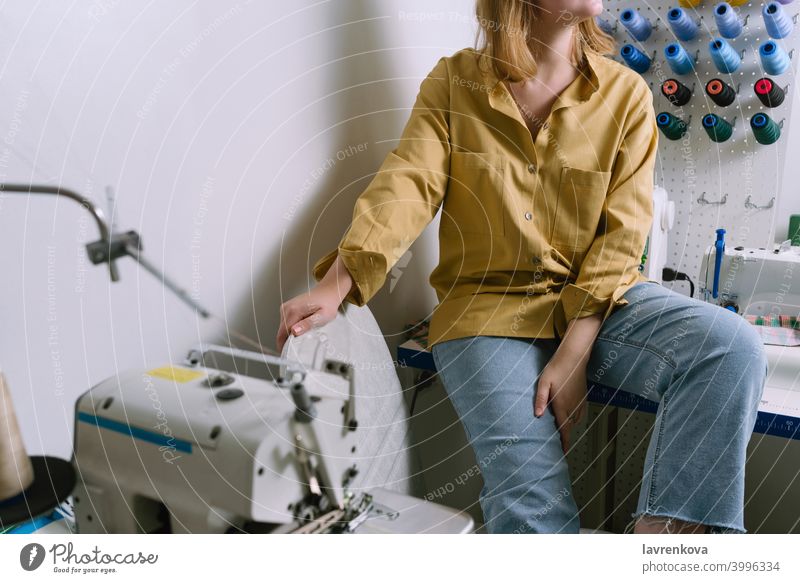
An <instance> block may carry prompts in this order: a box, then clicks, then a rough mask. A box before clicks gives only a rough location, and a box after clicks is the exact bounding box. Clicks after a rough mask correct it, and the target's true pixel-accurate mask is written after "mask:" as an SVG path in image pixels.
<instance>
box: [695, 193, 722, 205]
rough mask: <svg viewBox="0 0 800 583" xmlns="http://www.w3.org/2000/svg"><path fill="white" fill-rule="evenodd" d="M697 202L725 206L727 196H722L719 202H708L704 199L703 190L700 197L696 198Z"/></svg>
mask: <svg viewBox="0 0 800 583" xmlns="http://www.w3.org/2000/svg"><path fill="white" fill-rule="evenodd" d="M697 202H699V203H700V204H717V205H721V204H725V203H726V202H728V195H727V194H723V195H722V198H720V199H719V200H708V199H707V198H706V191H705V190H704V191H703V192H701V193H700V196H699V197H697Z"/></svg>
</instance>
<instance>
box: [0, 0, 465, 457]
mask: <svg viewBox="0 0 800 583" xmlns="http://www.w3.org/2000/svg"><path fill="white" fill-rule="evenodd" d="M472 10H473V2H472V0H449V1H446V2H445V1H443V2H436V3H435V5H434V7H433V9H432V7H431V3H430V2H426V1H424V0H403V1H400V0H382V1H380V2H377V1H372V2H370V1H357V0H333V1H318V2H312V1H310V0H301V1H293V2H275V1H269V2H266V1H265V2H247V1H244V0H242V1H240V2H238V3H233V2H229V3H224V4H223V3H220V2H213V1H211V0H202V1H198V2H189V1H187V0H182V1H173V2H148V3H140V2H117V1H115V0H95V1H86V0H80V1H76V2H72V3H70V4H67V3H60V2H58V3H57V2H49V3H30V2H27V1H25V0H12V1H11V2H5V3H4V4H3V5H2V7H1V8H0V33H1V34H0V55H1V58H0V89H1V90H0V180H2V181H6V182H44V183H50V184H60V185H63V186H65V187H70V188H73V189H76V190H78V191H80V192H82V193H84V194H86V195H88V196H90V197H91V198H92V199H94V200H95V201H97V202H100V203H103V204H104V199H105V194H104V190H105V187H106V186H107V185H111V186H113V187H114V189H115V190H116V193H117V219H116V223H117V226H118V228H119V229H122V230H127V229H136V230H137V231H139V233H140V234H141V235H142V237H143V241H144V245H145V250H146V252H147V253H148V254H149V256H150V258H151V259H153V260H154V261H155V262H156V263H158V264H162V265H164V266H165V268H166V271H167V273H169V274H171V275H172V276H173V277H174V278H175V279H177V280H178V281H180V282H182V283H183V284H184V285H185V286H186V287H187V288H188V289H190V291H192V293H193V294H196V295H198V296H199V297H200V298H202V301H203V302H204V303H205V304H206V305H207V306H208V307H209V308H210V309H211V310H212V311H214V312H216V313H218V314H220V315H223V316H224V317H225V318H227V320H228V323H229V325H231V326H232V327H234V328H237V329H240V330H243V331H244V332H246V333H248V334H251V335H255V334H256V331H257V332H258V334H260V335H261V338H262V342H263V343H264V344H265V345H267V346H274V335H275V329H276V326H277V323H278V313H277V308H278V305H279V304H280V302H281V301H282V299H285V298H286V297H289V296H291V295H293V294H295V293H296V292H298V291H300V290H302V289H304V288H306V286H307V285H308V284H309V267H310V265H311V264H313V262H314V260H315V259H316V258H317V257H319V256H320V255H321V254H322V253H323V252H325V251H326V250H328V249H329V248H330V247H331V246H333V245H334V244H335V243H336V241H337V240H338V238H339V236H340V235H341V233H342V232H343V230H344V228H345V227H346V226H347V222H348V220H349V217H350V212H351V209H352V203H353V201H354V199H355V197H356V196H357V195H358V194H359V192H360V190H361V189H363V187H364V186H365V185H366V184H367V183H368V181H369V179H370V176H371V174H372V173H374V172H375V171H376V170H377V168H378V166H379V164H380V162H381V161H382V159H383V157H384V156H385V155H386V153H387V152H388V151H389V150H390V149H391V148H392V147H393V146H394V144H395V143H396V139H397V137H398V136H399V133H400V131H401V129H402V127H403V124H404V122H405V120H406V119H407V116H408V111H409V108H410V106H411V105H412V103H413V99H414V96H415V94H416V91H417V88H418V86H419V82H420V81H421V79H422V78H423V77H424V76H425V74H427V72H428V71H429V70H430V69H431V67H432V66H433V65H434V63H435V62H436V60H437V59H438V57H439V56H441V55H443V54H450V53H453V52H455V51H456V50H458V49H460V48H462V47H464V46H468V45H471V44H472V42H473V37H474V25H473V24H472V22H471V15H472ZM358 144H365V146H364V147H363V148H362V149H363V151H362V152H359V153H356V154H354V155H349V156H343V157H344V159H343V160H337V152H340V151H346V150H347V149H348V148H349V147H350V146H358ZM329 159H333V160H335V164H333V165H332V167H329V168H327V169H325V170H323V171H320V170H319V169H320V168H323V167H325V166H330V164H327V165H326V161H327V160H329ZM96 235H97V233H96V230H95V228H94V225H93V224H92V223H91V221H90V219H89V216H88V214H86V213H84V212H83V211H82V210H81V209H80V208H79V207H78V206H77V205H75V204H73V203H69V202H64V201H61V202H57V201H56V200H55V199H51V198H45V197H31V198H30V199H29V198H27V197H25V196H19V195H12V194H6V195H3V196H2V198H0V242H1V243H2V250H3V251H2V253H0V273H2V284H0V323H1V324H2V332H1V333H0V367H1V368H2V369H3V370H4V371H5V373H6V375H7V377H8V380H9V383H10V386H11V389H12V394H13V398H14V400H15V405H16V408H17V410H18V414H19V417H20V421H21V424H22V426H23V434H24V438H25V442H26V444H27V447H28V449H29V451H30V452H31V453H39V452H43V451H44V452H48V453H51V454H55V455H61V456H65V457H66V456H69V453H70V450H71V438H72V437H71V436H72V418H73V405H74V402H75V399H76V398H77V397H78V396H79V395H80V394H81V393H83V392H84V391H85V390H86V389H88V388H89V387H90V386H92V385H93V384H95V383H97V382H99V381H100V380H102V379H104V378H106V377H108V376H110V375H113V374H114V373H115V371H117V370H123V369H128V368H136V367H144V366H148V367H149V366H156V365H161V364H165V363H167V362H170V361H180V360H181V359H182V358H183V356H184V354H185V352H186V350H187V349H188V348H189V347H191V346H192V345H193V344H194V343H196V342H197V341H198V340H200V339H201V338H203V339H216V338H218V337H219V335H220V334H221V333H222V332H223V331H224V325H223V324H221V323H218V322H211V323H209V322H203V321H198V319H197V318H195V317H194V316H193V314H192V313H191V312H190V311H189V310H187V309H186V308H185V307H184V306H183V305H182V304H181V303H180V302H179V301H178V300H176V299H175V298H174V297H172V296H171V295H169V294H167V293H165V292H164V291H163V290H162V288H161V287H160V285H159V284H158V283H157V282H156V281H155V280H154V279H153V278H151V277H150V276H149V275H148V274H146V273H144V272H143V271H140V270H138V269H137V268H136V267H135V265H134V264H133V263H132V262H131V260H129V259H126V260H122V261H120V262H119V268H120V271H121V281H120V282H119V283H116V284H110V283H109V281H108V277H107V275H106V272H105V271H104V270H103V269H102V268H98V267H93V266H92V265H90V264H89V262H88V261H87V259H86V257H85V252H84V249H83V245H84V244H85V243H86V242H87V241H90V240H94V239H96ZM434 236H435V233H434V232H433V229H429V230H428V231H427V232H426V234H425V235H424V236H423V238H422V239H421V240H420V241H419V242H418V244H417V245H416V246H415V247H414V248H413V249H412V251H413V258H412V260H411V263H410V264H409V265H408V266H407V267H406V268H405V269H404V270H403V272H402V277H401V278H400V280H399V281H398V282H397V285H396V286H395V288H394V290H393V291H392V292H391V294H390V293H389V292H388V286H387V287H386V288H385V289H384V290H383V291H382V292H381V294H380V295H379V296H378V297H377V298H376V299H375V300H374V301H373V303H372V307H373V310H374V311H375V312H376V315H377V316H378V319H379V321H380V323H381V325H382V327H383V329H384V332H385V333H386V334H387V337H388V339H389V340H390V341H392V340H393V339H394V338H396V335H397V334H399V333H400V332H401V331H402V328H403V326H402V325H403V324H404V323H405V322H407V321H410V320H413V319H417V318H419V317H422V316H425V315H426V314H427V312H428V310H430V309H431V308H432V307H433V305H434V303H435V298H434V295H433V292H432V291H431V290H430V289H429V288H428V287H427V286H425V285H423V282H424V281H425V279H426V278H427V275H428V273H429V272H430V270H431V269H432V267H433V266H434V265H435V252H436V251H435V245H434V244H433V243H434V242H435V239H434Z"/></svg>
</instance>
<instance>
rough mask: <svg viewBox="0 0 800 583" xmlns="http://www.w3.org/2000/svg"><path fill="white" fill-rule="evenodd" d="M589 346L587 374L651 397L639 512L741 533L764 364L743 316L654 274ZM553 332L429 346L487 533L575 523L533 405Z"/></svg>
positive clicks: (548, 529) (558, 461) (560, 470)
mask: <svg viewBox="0 0 800 583" xmlns="http://www.w3.org/2000/svg"><path fill="white" fill-rule="evenodd" d="M625 298H626V299H627V300H628V301H629V304H627V305H625V306H621V307H620V308H618V309H617V310H616V311H615V312H614V313H612V314H611V316H609V317H608V319H606V321H605V322H604V323H603V325H602V327H601V328H600V332H599V335H598V337H597V340H596V341H595V344H594V346H593V348H592V353H591V356H590V360H589V364H588V366H587V370H586V373H587V380H588V381H589V382H594V383H598V384H603V385H606V386H608V387H611V388H614V389H622V390H625V391H628V392H630V393H635V394H638V395H641V396H643V397H646V398H649V399H651V400H653V401H657V402H659V407H658V412H657V414H656V418H655V426H654V429H653V434H652V437H651V439H650V443H649V446H648V449H647V455H646V458H645V467H644V476H643V479H642V486H641V489H640V492H639V502H638V507H637V511H636V513H634V514H633V515H632V518H634V519H635V518H638V517H639V516H640V515H649V516H659V517H665V518H667V519H669V518H673V519H679V520H684V521H688V522H693V523H701V524H705V525H707V526H708V527H709V531H710V532H745V529H744V524H743V506H744V467H745V456H746V449H747V442H748V441H749V439H750V436H751V434H752V431H753V426H754V424H755V421H756V414H757V411H758V404H759V401H760V399H761V394H762V391H763V388H764V382H765V379H766V374H767V359H766V355H765V353H764V347H763V344H762V342H761V339H760V338H759V336H758V334H757V333H756V332H755V331H754V330H753V329H752V327H751V324H749V323H748V322H746V321H745V320H744V318H742V317H741V316H738V315H736V314H734V313H733V312H730V311H728V310H725V309H723V308H720V307H718V306H714V305H712V304H708V303H705V302H702V301H700V300H696V299H692V298H689V297H687V296H684V295H681V294H678V293H676V292H672V291H670V290H668V289H666V288H665V287H663V286H661V285H658V284H656V283H653V282H642V283H639V284H636V285H635V286H634V287H632V288H631V289H630V290H628V292H627V293H626V294H625ZM557 343H558V341H557V340H553V339H525V338H506V337H490V336H475V337H469V338H459V339H456V340H448V341H445V342H441V343H439V344H436V345H435V346H434V347H433V350H432V352H433V358H434V361H435V362H436V366H437V369H438V371H439V374H440V376H441V378H442V381H443V384H444V387H445V390H446V392H447V394H448V396H449V398H450V400H451V401H452V403H453V406H454V407H455V409H456V412H457V413H458V415H459V417H460V418H461V421H462V423H463V425H464V429H465V431H466V433H467V437H468V438H469V440H470V443H471V445H472V447H473V449H474V451H475V457H476V459H477V461H478V464H479V467H480V468H481V473H482V475H483V480H484V486H483V489H482V490H481V494H480V504H481V508H482V510H483V514H484V517H485V520H486V528H487V530H488V532H490V533H525V532H529V533H559V532H561V533H576V532H578V529H579V517H578V509H577V506H576V504H575V500H574V499H573V497H572V488H571V484H570V480H569V474H568V470H567V463H566V459H565V457H564V454H563V452H562V449H561V443H560V440H559V434H558V431H557V428H556V422H555V418H554V417H553V414H552V411H550V409H549V408H548V410H547V412H546V413H545V415H543V416H542V417H539V418H536V417H534V415H533V399H534V388H535V385H536V382H537V379H538V377H539V373H540V372H541V371H542V369H543V367H544V366H545V365H546V364H547V361H548V360H549V359H550V357H551V356H552V355H553V353H554V352H555V350H556V348H557V346H558V344H557Z"/></svg>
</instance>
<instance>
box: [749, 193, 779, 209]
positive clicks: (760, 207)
mask: <svg viewBox="0 0 800 583" xmlns="http://www.w3.org/2000/svg"><path fill="white" fill-rule="evenodd" d="M750 198H751V197H750V195H749V194H748V195H747V198H746V199H745V201H744V206H745V208H749V209H754V210H764V209H769V208H772V206H773V205H774V204H775V197H774V196H773V197H772V198H771V199H769V202H768V203H767V204H765V205H762V206H758V205H757V204H753V203H752V202H750Z"/></svg>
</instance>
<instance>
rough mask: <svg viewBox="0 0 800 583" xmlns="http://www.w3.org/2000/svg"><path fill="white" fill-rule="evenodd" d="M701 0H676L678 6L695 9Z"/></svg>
mask: <svg viewBox="0 0 800 583" xmlns="http://www.w3.org/2000/svg"><path fill="white" fill-rule="evenodd" d="M702 1H703V0H678V4H680V5H681V6H683V7H684V8H697V7H698V6H700V3H701V2H702Z"/></svg>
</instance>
